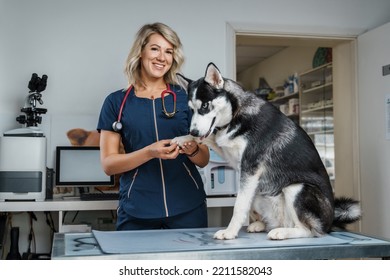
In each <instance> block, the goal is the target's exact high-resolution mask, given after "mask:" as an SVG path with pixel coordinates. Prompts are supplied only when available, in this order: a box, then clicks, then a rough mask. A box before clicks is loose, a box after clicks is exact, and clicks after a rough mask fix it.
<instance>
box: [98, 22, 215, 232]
mask: <svg viewBox="0 0 390 280" xmlns="http://www.w3.org/2000/svg"><path fill="white" fill-rule="evenodd" d="M183 62H184V56H183V52H182V45H181V42H180V39H179V37H178V36H177V34H176V33H175V32H174V31H173V30H172V29H171V28H170V27H168V26H166V25H165V24H162V23H154V24H147V25H144V26H143V27H141V29H140V30H139V31H138V33H137V35H136V38H135V41H134V44H133V46H132V48H131V50H130V53H129V55H128V58H127V61H126V66H125V74H126V76H127V79H128V85H127V88H125V89H121V90H118V91H116V92H113V93H111V94H110V95H108V97H107V98H106V100H105V101H104V104H103V106H102V109H101V113H100V117H99V122H98V127H97V128H98V130H99V131H100V133H101V135H100V149H101V162H102V166H103V168H104V170H105V172H106V173H107V174H109V175H111V174H120V173H123V175H122V176H121V178H120V199H119V207H118V210H117V214H118V216H117V229H118V230H133V229H161V228H195V227H207V207H206V195H205V192H204V189H203V183H202V179H201V176H200V174H199V172H198V170H197V168H196V166H199V167H204V166H205V165H207V163H208V161H209V150H208V148H207V147H206V146H205V145H200V144H199V145H198V144H197V143H196V142H193V141H192V142H188V143H185V145H184V146H183V147H181V148H179V147H178V146H177V145H176V144H174V145H170V139H172V138H174V137H176V136H182V135H187V134H188V132H189V126H190V121H191V110H190V109H189V108H188V105H187V104H188V103H187V95H186V92H185V91H184V89H183V88H181V87H180V86H179V85H178V84H177V78H176V73H177V72H179V71H180V67H181V66H182V64H183ZM167 90H169V91H168V92H167ZM172 92H173V93H172ZM175 107H176V108H175ZM120 142H122V144H123V146H124V149H125V153H120V149H119V147H120Z"/></svg>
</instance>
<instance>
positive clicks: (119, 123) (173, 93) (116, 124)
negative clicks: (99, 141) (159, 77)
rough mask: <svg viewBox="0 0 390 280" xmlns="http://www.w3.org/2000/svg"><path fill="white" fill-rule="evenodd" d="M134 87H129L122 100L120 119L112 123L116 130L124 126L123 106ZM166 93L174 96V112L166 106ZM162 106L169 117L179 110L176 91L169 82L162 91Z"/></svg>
mask: <svg viewBox="0 0 390 280" xmlns="http://www.w3.org/2000/svg"><path fill="white" fill-rule="evenodd" d="M132 88H133V86H132V85H131V86H130V87H129V88H128V90H127V91H126V94H125V97H124V98H123V100H122V104H121V107H120V108H119V114H118V119H117V120H116V121H115V122H114V123H113V124H112V129H113V130H114V131H116V132H119V131H121V130H122V128H123V125H122V123H121V118H122V111H123V108H124V107H125V102H126V99H127V97H128V96H129V93H130V91H131V90H132ZM166 95H172V97H173V111H172V112H168V111H167V108H166V107H165V99H164V97H165V96H166ZM161 106H162V111H163V113H164V115H165V116H166V117H167V118H169V119H170V118H172V117H173V116H174V115H175V114H176V112H177V111H176V93H175V92H173V91H172V90H171V88H170V87H169V85H168V84H167V89H166V90H163V92H161Z"/></svg>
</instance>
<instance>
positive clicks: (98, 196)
mask: <svg viewBox="0 0 390 280" xmlns="http://www.w3.org/2000/svg"><path fill="white" fill-rule="evenodd" d="M118 199H119V193H81V194H80V200H118Z"/></svg>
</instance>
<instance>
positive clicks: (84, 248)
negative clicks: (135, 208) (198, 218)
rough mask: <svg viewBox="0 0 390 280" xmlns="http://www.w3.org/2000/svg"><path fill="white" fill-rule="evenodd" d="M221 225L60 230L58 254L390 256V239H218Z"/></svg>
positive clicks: (340, 235)
mask: <svg viewBox="0 0 390 280" xmlns="http://www.w3.org/2000/svg"><path fill="white" fill-rule="evenodd" d="M216 230H218V228H203V229H181V230H148V231H124V232H121V231H111V232H103V231H93V232H90V233H56V234H55V235H54V239H53V250H52V256H51V257H52V259H113V260H115V259H127V260H128V259H145V260H146V259H217V260H222V259H258V260H261V259H263V260H264V259H266V260H275V259H276V260H278V259H289V260H296V259H303V260H309V259H361V258H376V259H377V258H382V259H388V258H389V257H390V241H389V240H386V239H382V238H376V237H372V236H367V235H363V234H360V233H354V232H348V231H335V232H331V233H330V234H328V235H326V236H325V237H321V238H305V239H289V240H281V241H272V240H267V238H266V234H265V233H246V231H245V229H244V228H243V229H242V230H241V231H240V233H239V237H238V238H237V239H234V240H216V239H214V238H213V234H214V232H215V231H216Z"/></svg>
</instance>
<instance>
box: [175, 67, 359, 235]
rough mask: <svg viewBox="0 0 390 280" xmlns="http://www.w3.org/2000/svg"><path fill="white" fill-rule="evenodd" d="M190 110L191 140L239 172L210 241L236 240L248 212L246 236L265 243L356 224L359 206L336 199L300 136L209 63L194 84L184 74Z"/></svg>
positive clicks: (184, 138) (309, 145) (268, 106)
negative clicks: (261, 235) (227, 211)
mask: <svg viewBox="0 0 390 280" xmlns="http://www.w3.org/2000/svg"><path fill="white" fill-rule="evenodd" d="M180 79H181V80H182V82H183V83H184V85H185V87H187V91H188V100H189V106H190V108H191V109H192V110H193V117H192V120H191V127H190V135H188V136H182V137H177V138H175V139H173V140H172V142H175V143H178V144H179V145H181V144H183V143H184V142H186V141H188V140H190V139H194V138H195V140H196V141H198V142H202V143H204V144H206V145H208V146H209V147H210V148H211V149H213V150H214V151H216V152H217V153H219V154H220V155H221V156H222V157H224V158H225V159H226V160H227V161H228V162H229V163H230V165H231V166H232V167H234V168H235V169H237V170H238V171H239V173H240V186H239V188H238V193H237V198H236V202H235V205H234V212H233V217H232V219H231V221H230V223H229V225H228V227H227V228H226V229H223V230H220V231H217V232H216V233H215V235H214V238H217V239H234V238H236V237H237V235H238V232H239V230H240V229H241V227H242V226H243V225H244V223H245V222H246V221H247V219H248V215H249V214H250V217H251V221H252V223H251V224H249V226H248V227H247V231H248V232H262V231H265V232H268V238H269V239H288V238H303V237H317V236H322V235H324V234H325V233H327V232H329V231H330V230H331V228H332V227H333V226H334V225H337V226H339V227H340V226H345V224H347V223H352V222H355V221H357V220H358V219H359V218H360V215H361V212H360V207H359V204H358V202H357V201H354V200H352V199H347V198H342V199H334V195H333V190H332V187H331V184H330V181H329V176H328V174H327V171H326V169H325V167H324V165H323V163H322V161H321V158H320V156H319V154H318V152H317V150H316V148H315V146H314V145H313V143H312V141H311V139H310V137H309V136H308V135H307V134H306V133H305V131H304V130H303V129H302V128H301V127H299V126H298V125H296V124H295V123H294V122H293V121H291V120H290V119H289V118H287V117H286V116H285V115H283V114H282V113H281V112H280V111H279V110H278V109H276V108H275V107H274V106H273V105H272V104H270V103H268V102H267V101H265V100H264V99H262V98H260V97H258V96H257V95H255V94H254V93H252V92H246V91H244V90H243V89H242V88H241V87H240V86H239V85H238V84H237V83H236V82H234V81H233V80H230V79H226V78H224V77H222V75H221V73H220V71H219V70H218V68H217V67H216V66H215V65H214V64H212V63H210V64H209V65H208V66H207V69H206V73H205V77H204V78H201V79H199V80H197V81H192V80H189V79H187V78H185V77H183V76H180Z"/></svg>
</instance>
